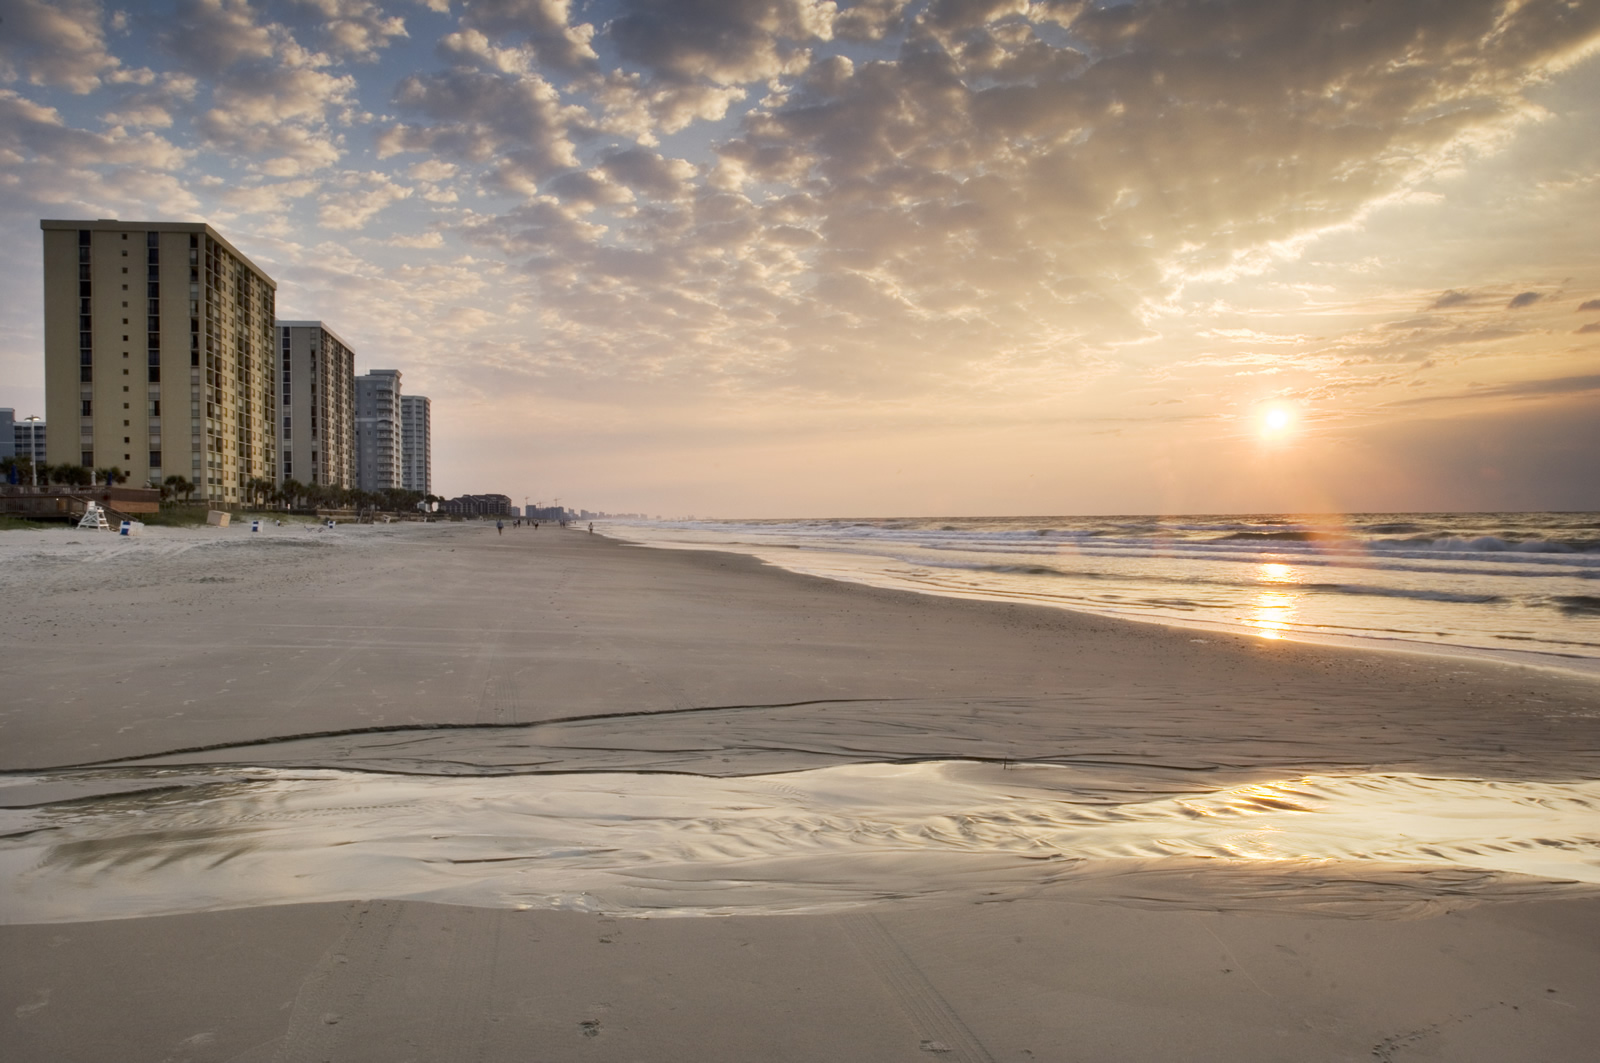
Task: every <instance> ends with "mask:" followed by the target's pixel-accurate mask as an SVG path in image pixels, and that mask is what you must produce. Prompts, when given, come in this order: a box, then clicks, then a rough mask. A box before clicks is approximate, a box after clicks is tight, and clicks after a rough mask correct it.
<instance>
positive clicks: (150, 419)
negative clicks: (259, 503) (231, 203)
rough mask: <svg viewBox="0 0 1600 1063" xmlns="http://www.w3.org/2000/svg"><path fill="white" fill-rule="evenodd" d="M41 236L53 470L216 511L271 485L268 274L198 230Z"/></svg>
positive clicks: (81, 224) (141, 226) (118, 229)
mask: <svg viewBox="0 0 1600 1063" xmlns="http://www.w3.org/2000/svg"><path fill="white" fill-rule="evenodd" d="M39 227H40V228H41V229H43V230H44V348H45V415H46V416H45V421H46V423H47V425H48V429H47V433H48V436H47V450H48V458H49V460H50V461H51V462H52V463H56V464H62V463H68V464H74V465H76V464H82V465H87V466H90V467H98V468H109V467H111V466H113V465H114V466H117V467H119V468H121V469H122V470H123V472H125V473H127V474H128V478H129V479H128V482H129V483H131V484H136V485H140V486H142V485H144V484H145V483H147V482H160V481H161V480H162V479H163V478H165V477H167V476H173V475H177V476H183V477H185V478H187V479H188V480H190V481H191V482H193V483H194V484H195V485H196V489H195V492H194V497H195V498H196V499H204V500H208V501H213V502H219V503H230V502H240V501H242V500H244V498H245V497H246V485H247V484H248V483H249V481H251V480H252V479H264V480H268V481H275V480H276V479H277V476H278V436H277V431H276V427H275V426H276V424H277V398H276V388H275V387H274V386H273V385H274V381H273V377H274V376H275V375H276V369H277V347H276V345H275V344H274V342H273V341H274V339H275V334H274V331H273V321H274V320H275V314H274V310H275V298H276V292H277V285H276V284H275V283H274V281H273V280H272V278H271V277H269V276H267V275H266V273H264V272H262V271H261V269H260V268H258V267H257V266H256V265H255V264H254V263H253V262H251V261H250V260H249V259H248V258H246V257H245V256H244V255H243V254H241V253H240V252H239V251H238V250H237V249H236V248H234V247H233V245H231V244H229V243H228V241H227V240H225V239H223V238H222V236H221V235H220V234H219V233H217V232H216V230H214V229H212V228H211V227H210V226H209V225H206V224H203V223H198V222H125V221H108V220H100V221H51V220H45V221H41V222H40V223H39Z"/></svg>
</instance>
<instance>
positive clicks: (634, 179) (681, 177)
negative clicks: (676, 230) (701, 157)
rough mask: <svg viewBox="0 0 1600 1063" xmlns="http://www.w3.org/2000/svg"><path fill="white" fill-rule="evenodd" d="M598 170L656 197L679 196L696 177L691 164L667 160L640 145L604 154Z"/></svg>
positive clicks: (638, 190)
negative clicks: (639, 146)
mask: <svg viewBox="0 0 1600 1063" xmlns="http://www.w3.org/2000/svg"><path fill="white" fill-rule="evenodd" d="M600 169H601V170H603V171H605V173H606V175H607V176H608V177H610V178H611V179H612V180H613V181H616V182H617V183H618V184H621V185H625V186H626V187H628V188H631V189H633V190H634V191H635V192H640V193H643V194H645V195H648V196H651V197H653V198H655V199H680V198H682V197H684V196H686V195H688V194H689V193H690V191H691V189H690V185H689V181H690V180H691V179H692V178H693V177H694V176H695V168H694V165H693V164H692V163H689V162H687V161H685V160H683V159H668V158H664V157H662V156H660V155H657V154H656V153H654V152H652V151H646V150H644V149H643V148H630V149H627V150H624V151H618V152H614V153H612V154H610V155H607V156H606V157H605V159H604V160H603V161H602V162H601V163H600Z"/></svg>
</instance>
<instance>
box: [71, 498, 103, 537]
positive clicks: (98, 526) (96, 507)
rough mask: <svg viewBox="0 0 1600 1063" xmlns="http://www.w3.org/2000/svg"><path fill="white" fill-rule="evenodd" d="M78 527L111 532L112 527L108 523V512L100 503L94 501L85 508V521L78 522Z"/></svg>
mask: <svg viewBox="0 0 1600 1063" xmlns="http://www.w3.org/2000/svg"><path fill="white" fill-rule="evenodd" d="M78 527H80V528H89V529H92V530H95V531H110V530H111V525H110V524H108V523H106V511H105V510H103V509H101V508H100V503H98V502H94V501H91V502H89V503H88V504H87V505H86V506H85V507H84V510H83V519H82V520H80V521H78Z"/></svg>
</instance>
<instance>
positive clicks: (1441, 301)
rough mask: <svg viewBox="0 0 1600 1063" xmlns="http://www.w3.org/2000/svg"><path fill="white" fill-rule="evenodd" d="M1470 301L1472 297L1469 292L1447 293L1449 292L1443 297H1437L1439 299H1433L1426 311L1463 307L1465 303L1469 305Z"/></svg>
mask: <svg viewBox="0 0 1600 1063" xmlns="http://www.w3.org/2000/svg"><path fill="white" fill-rule="evenodd" d="M1472 299H1473V296H1472V293H1471V292H1457V291H1449V292H1445V293H1444V294H1443V295H1441V296H1439V298H1437V299H1435V300H1434V301H1433V302H1432V303H1431V304H1430V305H1429V307H1428V309H1429V310H1448V309H1449V308H1450V307H1452V306H1463V305H1465V304H1467V303H1470V302H1472Z"/></svg>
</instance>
